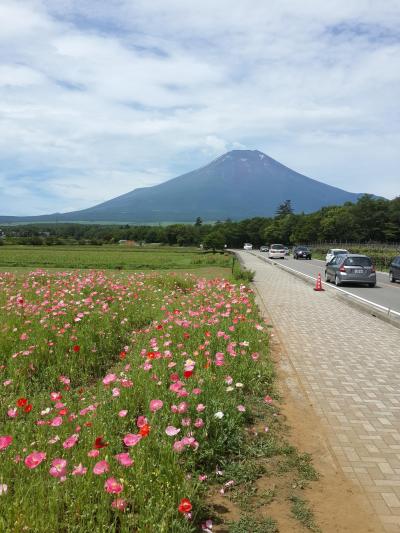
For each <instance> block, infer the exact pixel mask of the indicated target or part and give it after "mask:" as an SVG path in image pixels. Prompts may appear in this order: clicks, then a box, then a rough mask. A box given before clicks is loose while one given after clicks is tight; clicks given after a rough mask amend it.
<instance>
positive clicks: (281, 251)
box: [268, 244, 286, 259]
mask: <svg viewBox="0 0 400 533" xmlns="http://www.w3.org/2000/svg"><path fill="white" fill-rule="evenodd" d="M285 255H286V251H285V247H284V246H283V244H271V246H270V247H269V251H268V257H269V258H270V259H285Z"/></svg>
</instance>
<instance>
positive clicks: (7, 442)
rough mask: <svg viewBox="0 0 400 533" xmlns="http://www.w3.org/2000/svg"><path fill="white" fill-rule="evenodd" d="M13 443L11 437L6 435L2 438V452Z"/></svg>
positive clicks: (0, 445) (0, 440) (0, 447)
mask: <svg viewBox="0 0 400 533" xmlns="http://www.w3.org/2000/svg"><path fill="white" fill-rule="evenodd" d="M12 441H13V438H12V437H11V435H5V436H4V437H0V450H5V449H6V448H8V447H9V446H10V445H11V443H12Z"/></svg>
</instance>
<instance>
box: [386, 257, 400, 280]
mask: <svg viewBox="0 0 400 533" xmlns="http://www.w3.org/2000/svg"><path fill="white" fill-rule="evenodd" d="M389 281H390V282H391V283H394V282H395V281H400V255H398V256H397V257H395V258H394V259H393V261H392V262H391V263H390V267H389Z"/></svg>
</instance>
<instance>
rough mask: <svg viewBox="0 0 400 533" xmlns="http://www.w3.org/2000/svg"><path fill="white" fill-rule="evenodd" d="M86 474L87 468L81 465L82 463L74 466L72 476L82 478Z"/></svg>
mask: <svg viewBox="0 0 400 533" xmlns="http://www.w3.org/2000/svg"><path fill="white" fill-rule="evenodd" d="M86 472H87V468H86V467H84V466H83V465H82V463H79V465H78V466H75V467H74V469H73V470H72V475H73V476H84V475H85V474H86Z"/></svg>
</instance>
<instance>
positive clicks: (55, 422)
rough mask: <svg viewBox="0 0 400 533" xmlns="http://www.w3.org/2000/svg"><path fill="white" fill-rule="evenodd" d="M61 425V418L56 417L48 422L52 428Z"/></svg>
mask: <svg viewBox="0 0 400 533" xmlns="http://www.w3.org/2000/svg"><path fill="white" fill-rule="evenodd" d="M62 423H63V419H62V417H61V416H56V417H55V418H53V420H52V421H51V422H50V426H53V427H58V426H61V424H62Z"/></svg>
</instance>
